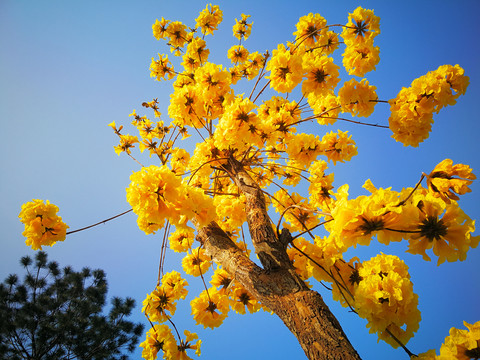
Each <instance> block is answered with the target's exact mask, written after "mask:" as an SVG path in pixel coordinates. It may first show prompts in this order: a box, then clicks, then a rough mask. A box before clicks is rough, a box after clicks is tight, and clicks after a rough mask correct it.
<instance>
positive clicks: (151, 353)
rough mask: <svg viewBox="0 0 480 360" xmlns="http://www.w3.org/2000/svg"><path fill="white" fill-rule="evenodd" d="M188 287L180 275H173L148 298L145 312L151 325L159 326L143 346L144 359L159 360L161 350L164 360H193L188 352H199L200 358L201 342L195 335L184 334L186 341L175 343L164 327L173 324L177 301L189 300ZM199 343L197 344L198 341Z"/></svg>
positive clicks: (167, 274)
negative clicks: (189, 350)
mask: <svg viewBox="0 0 480 360" xmlns="http://www.w3.org/2000/svg"><path fill="white" fill-rule="evenodd" d="M186 286H188V283H187V281H186V280H184V279H183V278H182V277H181V275H180V273H178V272H176V271H171V272H169V273H166V274H165V275H164V276H163V277H162V281H161V285H160V286H157V287H156V288H155V290H154V291H153V292H151V293H150V294H148V295H147V298H146V299H145V300H144V301H143V308H142V312H144V313H145V315H146V316H147V318H148V320H149V321H150V322H158V323H159V324H155V325H153V326H152V328H151V329H150V330H149V331H148V332H147V334H146V339H145V341H144V342H142V343H141V344H140V346H141V347H143V351H142V357H143V358H144V359H147V360H155V359H156V358H157V356H158V355H157V354H158V352H159V351H160V350H162V351H163V358H164V359H179V360H186V359H191V358H190V357H189V356H188V355H187V354H186V350H188V349H191V350H195V353H196V355H198V356H200V344H201V340H198V336H197V334H195V333H191V332H190V331H188V330H185V331H184V335H185V337H186V338H185V339H179V343H177V341H176V340H175V337H174V336H173V334H172V331H171V329H170V327H169V326H168V325H166V324H163V323H164V322H166V321H170V319H171V317H172V316H173V315H174V314H175V310H176V301H178V300H180V299H185V297H186V296H187V294H188V290H187V289H186ZM195 340H196V341H195Z"/></svg>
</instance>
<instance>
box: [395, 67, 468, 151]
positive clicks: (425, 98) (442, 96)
mask: <svg viewBox="0 0 480 360" xmlns="http://www.w3.org/2000/svg"><path fill="white" fill-rule="evenodd" d="M468 83H469V78H468V76H465V75H464V70H463V69H462V68H461V67H460V66H458V65H455V66H452V65H443V66H440V67H439V68H438V69H437V70H435V71H430V72H428V73H427V74H426V75H423V76H420V77H419V78H417V79H415V80H413V81H412V84H411V86H410V87H409V88H402V90H400V92H399V93H398V95H397V96H396V98H395V99H392V100H390V101H389V103H390V111H391V115H390V118H389V119H388V121H389V124H390V130H392V132H393V135H392V137H393V138H394V139H395V140H396V141H400V142H402V143H403V145H404V146H408V145H411V146H418V144H419V143H420V142H422V141H423V140H425V139H426V138H428V134H429V132H430V130H431V127H432V123H433V112H437V113H438V112H439V111H440V109H442V108H443V107H444V106H446V105H453V104H455V102H456V98H457V97H458V96H460V95H463V94H464V93H465V91H466V89H467V86H468Z"/></svg>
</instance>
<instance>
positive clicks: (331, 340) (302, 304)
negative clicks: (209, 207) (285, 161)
mask: <svg viewBox="0 0 480 360" xmlns="http://www.w3.org/2000/svg"><path fill="white" fill-rule="evenodd" d="M225 169H226V171H227V172H228V174H229V175H230V177H231V178H232V180H233V181H234V182H235V183H236V184H237V186H238V188H239V190H240V191H241V192H242V193H243V194H244V195H245V197H246V209H245V210H246V213H247V223H248V226H249V230H250V235H251V238H252V243H253V245H254V247H255V252H256V254H257V255H258V258H259V259H260V262H261V264H262V266H263V268H261V267H260V266H258V265H256V264H255V263H254V262H253V261H251V260H250V259H249V258H247V257H246V256H245V255H244V254H243V253H242V251H241V250H240V249H239V248H238V247H237V246H236V245H235V243H234V242H233V241H232V240H231V239H230V238H229V237H228V235H227V234H226V233H225V232H224V231H223V230H222V229H221V228H220V227H219V226H218V225H217V224H216V223H214V222H212V223H210V224H209V225H208V226H206V227H204V228H201V229H199V231H198V235H197V239H198V240H199V241H200V242H201V243H202V245H203V246H204V248H205V250H206V252H207V254H208V255H210V256H211V257H212V259H213V260H214V261H215V262H217V263H219V264H221V265H222V266H223V267H224V268H225V270H227V271H228V272H229V273H230V274H231V275H232V276H233V277H234V279H235V281H238V282H239V283H240V284H242V285H243V286H244V287H245V288H246V289H247V290H248V291H250V292H251V293H252V295H253V296H255V297H256V299H257V300H258V301H260V302H261V303H262V304H263V305H265V306H267V307H268V308H269V309H270V310H272V311H273V312H274V313H275V314H277V315H278V316H279V317H280V318H281V319H282V321H283V322H284V323H285V325H286V326H287V327H288V328H289V329H290V331H291V332H292V333H293V334H294V335H295V336H296V337H297V339H298V341H299V343H300V345H301V346H302V348H303V350H304V351H305V354H306V355H307V357H308V359H310V360H326V359H360V357H359V355H358V354H357V352H356V351H355V349H354V348H353V347H352V345H351V344H350V342H349V341H348V339H347V337H346V335H345V333H344V332H343V330H342V328H341V326H340V324H339V322H338V321H337V319H336V318H335V316H334V315H333V314H332V313H331V312H330V310H329V309H328V307H327V306H326V305H325V303H324V302H323V299H322V297H321V296H320V294H319V293H317V292H316V291H313V290H310V289H309V288H308V287H307V286H306V285H305V283H304V281H303V280H302V279H301V278H300V277H299V276H298V275H297V274H296V272H295V270H294V268H293V265H292V263H291V262H290V260H289V258H288V255H287V252H286V247H287V245H288V239H289V238H290V239H291V237H289V236H288V235H289V233H287V232H285V233H284V234H282V235H286V236H277V235H276V234H275V231H274V230H273V227H272V224H271V222H270V218H269V216H268V214H267V209H266V204H265V198H264V195H263V192H262V190H261V189H260V187H259V186H258V184H256V183H255V181H253V179H252V178H251V177H250V176H249V174H248V173H247V172H246V171H245V169H244V168H243V166H242V165H241V164H240V163H239V162H238V161H236V160H235V159H233V158H231V159H230V161H229V164H228V166H227V167H226V168H225Z"/></svg>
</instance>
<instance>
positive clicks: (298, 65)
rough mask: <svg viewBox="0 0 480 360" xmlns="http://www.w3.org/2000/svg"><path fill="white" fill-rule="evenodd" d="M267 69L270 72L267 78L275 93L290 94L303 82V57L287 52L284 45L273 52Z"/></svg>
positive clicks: (280, 45)
mask: <svg viewBox="0 0 480 360" xmlns="http://www.w3.org/2000/svg"><path fill="white" fill-rule="evenodd" d="M266 69H267V71H270V75H269V76H266V78H267V79H270V87H272V88H273V89H275V91H278V92H281V93H287V92H290V91H292V90H293V89H294V88H295V86H297V85H298V84H299V83H300V82H301V81H302V77H303V67H302V57H301V56H300V55H297V54H294V53H292V52H291V51H290V50H287V49H286V48H285V45H283V44H279V45H278V47H277V49H275V50H273V52H272V58H271V59H270V60H269V61H268V63H267V67H266Z"/></svg>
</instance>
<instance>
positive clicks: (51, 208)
mask: <svg viewBox="0 0 480 360" xmlns="http://www.w3.org/2000/svg"><path fill="white" fill-rule="evenodd" d="M57 212H58V207H57V206H55V205H54V204H51V203H50V202H49V201H48V200H47V201H46V202H43V200H37V199H33V200H32V201H31V202H27V203H25V204H23V205H22V210H21V211H20V214H19V215H18V217H19V218H20V221H21V222H22V223H23V224H24V225H25V230H24V232H23V233H22V235H23V236H25V237H26V238H27V239H26V240H25V243H26V244H27V246H31V247H32V249H33V250H42V246H52V245H53V244H55V243H56V242H57V241H63V240H65V237H66V233H67V229H68V226H67V224H65V223H64V222H63V221H62V218H61V217H60V216H58V215H57Z"/></svg>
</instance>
